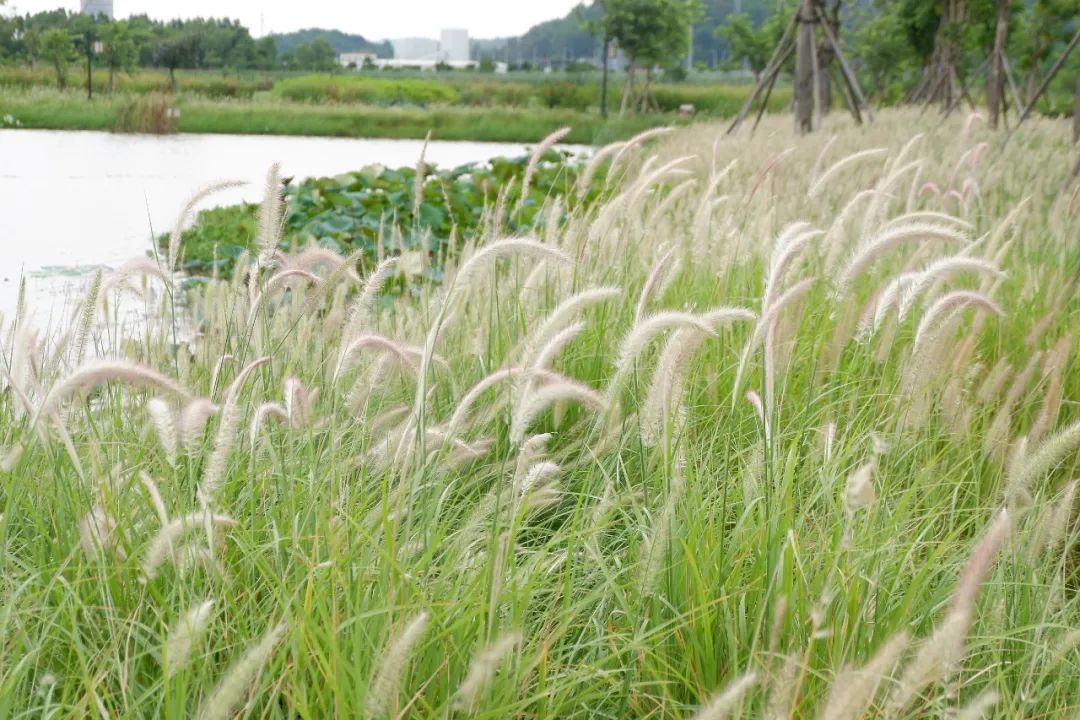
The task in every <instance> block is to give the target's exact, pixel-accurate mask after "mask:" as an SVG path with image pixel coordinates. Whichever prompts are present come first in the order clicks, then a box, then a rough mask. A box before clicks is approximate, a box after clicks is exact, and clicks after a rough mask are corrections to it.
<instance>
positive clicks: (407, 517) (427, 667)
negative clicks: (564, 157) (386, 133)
mask: <svg viewBox="0 0 1080 720" xmlns="http://www.w3.org/2000/svg"><path fill="white" fill-rule="evenodd" d="M541 149H542V148H541ZM1074 152H1075V148H1074V147H1073V146H1072V144H1071V141H1070V138H1069V134H1068V128H1067V126H1066V125H1065V124H1064V123H1061V122H1056V121H1049V120H1040V119H1035V120H1032V121H1030V122H1029V123H1027V124H1026V125H1025V126H1024V127H1023V128H1022V129H1021V130H1020V131H1019V132H1017V133H1016V134H1015V135H1014V136H1013V137H1012V138H1011V140H1010V141H1009V142H1008V143H1007V144H1006V143H1005V142H1004V135H1003V134H997V133H991V132H989V131H988V130H987V129H986V128H985V126H984V124H983V123H982V122H981V121H979V119H978V118H976V117H969V118H964V117H953V118H951V119H948V120H946V121H944V122H942V121H941V119H940V118H938V117H934V116H932V115H930V114H919V113H917V112H884V113H882V114H881V116H880V117H879V118H878V121H877V122H876V123H874V124H873V125H868V126H865V127H852V126H851V125H850V121H849V120H848V119H846V118H843V117H840V116H837V115H834V116H833V117H830V118H829V122H828V123H827V127H826V128H825V130H824V131H822V132H821V133H818V134H815V135H814V136H811V137H803V138H800V137H797V136H795V135H794V134H793V133H792V131H791V121H790V118H780V117H773V118H767V119H766V121H765V123H764V124H763V126H762V128H760V129H759V131H758V133H757V135H756V136H754V137H753V138H750V137H749V136H748V135H746V134H743V135H741V136H738V137H734V138H728V137H724V136H723V134H722V128H720V127H717V126H695V127H691V128H687V129H685V130H680V131H676V132H674V133H672V134H670V135H668V136H667V137H665V138H663V139H661V140H659V141H650V142H648V143H630V144H620V145H615V146H612V147H609V148H605V149H604V150H601V151H600V152H598V153H597V155H596V156H595V160H594V162H595V165H594V167H596V166H599V165H601V164H610V165H611V167H610V168H609V171H608V172H607V173H606V177H607V178H608V180H607V182H611V183H613V186H612V188H613V190H614V191H615V194H614V197H613V198H612V199H611V200H609V201H608V202H606V203H602V204H598V205H595V206H585V205H583V206H580V208H579V209H575V210H573V211H570V212H568V211H566V209H565V208H566V207H567V205H566V204H564V203H563V202H562V201H561V200H556V201H553V202H551V203H549V204H548V206H547V207H545V208H544V209H543V211H542V212H541V213H540V217H543V218H545V220H544V222H543V224H542V227H539V228H538V229H537V231H536V232H535V233H534V235H533V236H532V237H524V236H516V237H506V234H505V231H504V229H503V228H504V227H505V224H506V222H507V220H508V218H513V217H514V214H515V213H517V212H519V208H518V207H517V206H516V205H515V204H513V203H502V202H494V203H492V204H491V205H490V206H488V207H487V208H486V209H485V212H486V217H487V219H486V225H485V227H486V231H485V232H484V233H482V234H481V235H480V236H479V237H478V240H477V241H476V242H475V243H470V244H468V245H466V246H464V247H460V248H456V249H455V251H454V253H453V254H452V255H451V256H449V257H448V258H443V260H447V261H448V268H449V271H448V276H447V279H446V281H445V282H444V283H442V284H440V285H429V284H420V285H418V286H417V287H416V291H415V292H412V293H404V294H401V295H399V296H388V295H386V294H385V293H383V292H381V291H380V289H379V288H380V285H381V284H383V283H384V282H385V281H386V280H387V279H388V278H389V277H392V276H395V275H399V274H403V273H404V274H408V273H411V272H413V270H414V269H415V267H416V266H417V265H419V266H421V267H422V266H423V265H424V263H428V262H431V261H432V258H430V257H426V256H424V255H422V254H417V253H415V252H413V253H410V254H407V255H402V256H400V257H396V247H397V245H396V240H395V238H396V237H400V233H395V231H394V229H393V228H387V230H386V234H385V239H384V240H383V242H382V243H381V247H380V253H381V257H383V258H384V259H383V260H382V261H381V262H380V263H379V264H378V265H377V266H376V267H372V265H371V264H370V263H358V262H356V260H357V257H350V258H341V257H340V256H336V255H334V254H333V253H327V252H326V251H324V250H320V249H318V248H317V247H312V248H282V247H275V246H276V245H277V244H278V239H277V237H276V228H278V227H279V223H280V213H281V208H280V207H279V202H278V200H277V198H278V195H277V192H276V188H277V179H276V177H275V176H274V173H273V171H271V173H270V175H269V177H268V187H269V188H271V190H272V191H271V192H270V193H268V200H267V202H266V203H265V204H264V207H263V209H262V211H261V221H262V228H263V230H262V232H261V234H260V238H261V243H260V248H261V250H260V251H259V252H258V253H256V254H255V255H254V256H253V257H252V258H251V259H250V262H248V263H246V264H245V269H243V270H241V271H240V272H238V273H237V274H236V275H235V276H234V277H231V278H220V279H217V280H212V281H210V282H209V283H207V284H205V285H202V286H200V287H198V288H195V289H192V290H189V291H187V292H182V291H181V290H180V288H179V282H178V281H177V279H176V278H174V276H173V275H172V273H171V272H170V269H171V268H172V267H175V266H176V264H177V263H179V262H182V258H183V252H184V249H183V247H182V244H181V243H179V242H177V243H173V244H172V247H171V248H169V250H167V251H166V252H164V253H163V254H162V257H161V258H159V259H150V258H138V259H134V260H133V261H132V262H131V263H130V264H128V265H126V266H124V267H122V268H117V269H115V270H114V271H112V272H109V273H106V274H104V275H103V276H99V277H98V278H97V279H96V280H95V282H94V283H92V285H91V288H90V290H89V291H88V293H87V297H86V298H85V301H84V303H83V307H82V308H81V309H80V310H79V311H77V312H76V313H75V315H74V317H73V318H72V319H71V323H70V326H68V327H66V328H64V329H63V332H61V333H59V334H56V333H54V334H49V335H46V334H44V333H42V334H39V333H37V332H36V331H35V330H34V329H33V328H31V327H30V326H29V325H28V324H27V323H26V322H25V320H24V319H22V318H21V317H16V318H7V319H6V321H5V323H4V326H3V328H4V332H3V335H2V337H3V364H2V367H3V374H2V378H3V381H4V387H5V392H4V393H3V395H2V396H0V460H2V462H0V513H2V518H0V586H2V588H0V589H2V593H0V597H2V601H0V716H4V717H49V718H66V717H164V718H184V717H191V716H192V715H195V716H197V717H201V718H228V717H233V716H234V714H239V715H240V716H244V717H253V718H254V717H259V718H326V717H343V718H344V717H370V718H390V717H410V718H412V717H415V718H429V717H441V718H450V717H459V716H460V717H466V716H472V717H481V718H492V719H494V718H508V717H517V718H555V717H558V718H626V717H637V718H655V719H657V720H659V719H661V718H672V719H674V718H695V719H697V720H714V719H716V718H722V717H754V718H758V717H761V718H804V717H805V718H823V719H830V720H835V719H840V718H860V717H886V718H908V717H931V718H968V719H970V718H979V717H997V718H1017V717H1026V718H1062V717H1072V716H1075V715H1076V713H1077V711H1078V710H1080V630H1078V628H1080V600H1078V597H1077V590H1078V583H1080V574H1078V565H1077V564H1078V562H1080V555H1078V550H1077V542H1078V538H1080V533H1078V529H1077V524H1076V522H1075V513H1074V511H1073V508H1074V505H1075V503H1074V500H1075V494H1076V489H1077V484H1076V481H1075V480H1074V478H1076V477H1077V471H1078V469H1080V462H1078V460H1080V456H1078V451H1077V448H1078V446H1080V408H1078V406H1077V399H1078V397H1080V373H1077V372H1076V368H1077V329H1078V326H1077V323H1076V318H1077V313H1078V312H1080V302H1078V296H1077V286H1076V283H1077V276H1078V269H1080V244H1078V243H1077V237H1078V236H1080V190H1078V185H1077V180H1076V179H1075V178H1072V179H1070V178H1069V171H1070V167H1071V165H1072V162H1073V159H1074V156H1073V153H1074ZM267 160H268V164H269V162H270V161H272V158H267ZM586 180H587V174H586ZM586 180H583V181H582V182H583V183H584V182H586ZM521 182H522V183H524V184H526V185H528V184H529V183H531V176H530V173H528V172H526V173H525V175H524V178H523V179H522V180H521ZM200 200H201V198H199V197H195V198H193V201H192V205H195V204H197V203H198V202H200ZM190 214H191V208H190V207H189V208H185V210H184V212H183V213H182V214H181V217H180V220H179V221H178V232H177V237H179V228H181V227H183V224H184V222H185V218H186V217H187V216H190ZM46 231H47V224H46V225H44V226H43V232H46ZM136 291H137V292H138V293H139V294H137V295H135V297H141V298H142V299H141V300H140V302H142V303H144V304H145V305H144V307H145V310H146V313H147V318H148V319H147V320H146V321H144V322H138V323H134V324H131V323H127V324H125V323H119V322H116V321H115V320H114V317H115V312H116V311H115V308H116V307H117V302H118V300H117V294H118V293H121V292H123V293H127V294H132V293H135V292H136Z"/></svg>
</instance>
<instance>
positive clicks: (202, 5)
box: [7, 0, 580, 40]
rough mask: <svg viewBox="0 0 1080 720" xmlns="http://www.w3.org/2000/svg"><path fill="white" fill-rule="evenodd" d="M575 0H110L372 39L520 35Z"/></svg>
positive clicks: (65, 0)
mask: <svg viewBox="0 0 1080 720" xmlns="http://www.w3.org/2000/svg"><path fill="white" fill-rule="evenodd" d="M579 2H580V0H180V1H179V2H172V1H170V0H114V8H115V12H116V17H118V18H123V17H127V16H128V15H140V14H143V13H145V14H147V15H149V16H150V17H153V18H159V19H169V18H173V17H198V16H202V17H207V16H210V17H229V18H234V19H238V20H240V22H242V23H243V24H244V25H246V26H247V27H249V28H251V31H252V33H254V34H255V35H260V34H262V32H261V30H263V29H265V31H266V32H288V31H290V30H300V29H302V28H309V27H323V28H336V29H338V30H344V31H345V32H350V33H358V34H360V35H363V36H364V37H366V38H368V39H371V40H382V39H387V38H397V37H408V36H419V37H438V35H439V30H440V29H441V28H465V29H467V30H468V31H469V35H470V36H472V37H477V38H488V37H501V36H504V35H520V34H521V33H523V32H525V31H526V30H528V29H529V28H530V27H532V26H533V25H535V24H536V23H538V22H542V21H544V20H550V19H552V18H555V17H561V16H563V15H565V14H566V13H567V12H568V11H569V10H570V9H571V8H572V7H574V6H575V5H577V4H578V3H579ZM7 4H8V6H9V7H8V9H7V10H8V12H10V11H11V7H10V6H14V9H15V10H16V11H17V12H18V13H19V14H23V13H28V12H29V13H35V12H40V11H42V10H52V9H55V8H58V7H64V8H67V9H69V10H78V9H79V0H8V3H7Z"/></svg>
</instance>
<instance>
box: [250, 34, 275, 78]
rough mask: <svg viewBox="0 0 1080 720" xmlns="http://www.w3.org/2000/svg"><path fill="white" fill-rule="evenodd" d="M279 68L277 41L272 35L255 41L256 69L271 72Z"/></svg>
mask: <svg viewBox="0 0 1080 720" xmlns="http://www.w3.org/2000/svg"><path fill="white" fill-rule="evenodd" d="M275 66H277V41H276V40H274V38H273V36H272V35H267V36H266V37H263V38H259V39H258V40H256V41H255V67H257V68H259V69H260V70H270V69H272V68H274V67H275Z"/></svg>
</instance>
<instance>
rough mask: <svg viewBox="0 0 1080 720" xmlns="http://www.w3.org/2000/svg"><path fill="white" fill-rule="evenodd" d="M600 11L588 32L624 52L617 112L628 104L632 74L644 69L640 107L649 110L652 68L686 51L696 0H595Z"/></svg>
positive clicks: (698, 9)
mask: <svg viewBox="0 0 1080 720" xmlns="http://www.w3.org/2000/svg"><path fill="white" fill-rule="evenodd" d="M597 3H598V4H599V5H600V7H601V9H602V10H603V15H602V16H601V17H600V19H599V20H597V21H595V22H594V23H590V25H589V28H590V30H591V31H592V32H594V33H595V34H597V35H600V36H602V37H606V38H609V39H610V40H611V41H613V42H614V43H615V44H616V45H617V46H618V47H619V49H621V50H622V52H623V54H624V55H626V58H627V61H628V66H627V74H626V85H625V87H624V89H623V98H622V104H621V106H620V109H619V113H620V114H623V113H625V112H626V109H627V107H628V105H629V103H630V100H631V95H632V93H633V89H634V77H635V74H636V72H637V70H638V69H643V70H644V71H645V84H644V86H643V87H642V90H641V94H640V109H641V111H642V112H644V111H646V110H648V109H649V107H650V104H651V97H650V95H649V93H650V88H651V85H652V75H653V68H655V67H657V66H658V65H663V64H665V63H666V62H667V61H669V60H671V59H672V58H677V57H681V56H682V55H685V54H686V51H687V48H688V47H689V43H690V26H691V24H692V23H693V22H694V20H695V19H696V18H697V17H698V16H699V15H700V13H701V5H700V3H699V2H698V0H597Z"/></svg>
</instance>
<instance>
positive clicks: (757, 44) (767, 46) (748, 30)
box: [716, 13, 783, 82]
mask: <svg viewBox="0 0 1080 720" xmlns="http://www.w3.org/2000/svg"><path fill="white" fill-rule="evenodd" d="M779 17H780V13H777V14H775V15H773V16H771V17H770V18H769V20H767V21H766V22H765V23H763V24H762V26H761V27H760V28H758V29H756V30H755V29H754V23H753V22H752V21H751V20H750V16H749V15H747V14H745V13H739V14H738V15H729V16H728V18H727V24H726V25H721V26H720V27H718V28H717V29H716V34H717V36H719V37H722V38H724V39H725V40H727V42H728V53H729V54H728V59H729V60H732V61H734V62H736V63H739V64H743V63H745V64H746V65H748V66H749V67H750V72H752V73H753V74H754V82H758V80H760V78H761V72H762V71H763V70H764V69H765V66H766V65H768V63H769V57H770V56H771V55H772V51H773V47H775V45H776V42H777V40H778V39H779V36H778V35H777V33H776V31H775V28H777V27H780V28H781V32H782V31H783V26H782V23H783V20H782V19H781V21H780V22H779V23H777V22H776V18H779Z"/></svg>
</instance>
